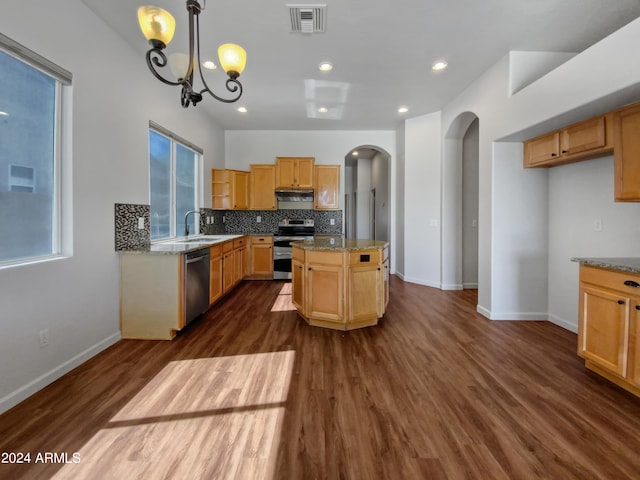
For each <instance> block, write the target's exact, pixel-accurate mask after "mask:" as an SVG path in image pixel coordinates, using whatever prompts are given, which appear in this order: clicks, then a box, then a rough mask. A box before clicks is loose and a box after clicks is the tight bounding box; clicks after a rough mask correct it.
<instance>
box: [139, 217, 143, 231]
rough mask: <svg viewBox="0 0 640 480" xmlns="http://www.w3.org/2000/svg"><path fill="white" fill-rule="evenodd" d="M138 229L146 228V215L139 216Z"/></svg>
mask: <svg viewBox="0 0 640 480" xmlns="http://www.w3.org/2000/svg"><path fill="white" fill-rule="evenodd" d="M138 230H144V217H138Z"/></svg>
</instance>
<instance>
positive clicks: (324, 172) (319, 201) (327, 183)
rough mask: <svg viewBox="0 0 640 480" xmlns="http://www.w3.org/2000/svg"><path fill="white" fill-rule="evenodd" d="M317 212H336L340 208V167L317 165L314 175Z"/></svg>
mask: <svg viewBox="0 0 640 480" xmlns="http://www.w3.org/2000/svg"><path fill="white" fill-rule="evenodd" d="M313 181H314V187H313V188H314V194H315V205H314V208H315V209H316V210H336V209H338V208H339V207H340V197H339V195H340V166H339V165H316V166H315V173H314V179H313Z"/></svg>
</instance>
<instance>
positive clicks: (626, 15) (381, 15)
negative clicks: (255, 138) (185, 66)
mask: <svg viewBox="0 0 640 480" xmlns="http://www.w3.org/2000/svg"><path fill="white" fill-rule="evenodd" d="M82 1H83V2H84V3H85V4H86V5H87V6H88V7H89V8H91V9H92V10H93V11H94V12H95V13H96V14H97V15H98V16H100V17H101V18H102V19H103V20H104V21H105V22H106V23H107V24H109V25H110V26H111V27H112V28H113V29H114V30H115V31H116V32H118V33H119V34H120V35H121V36H122V37H123V38H124V39H125V40H126V41H127V42H128V43H129V44H130V45H131V46H132V47H133V48H134V49H135V50H137V51H138V52H139V53H140V62H142V63H144V62H145V60H144V53H145V52H146V50H147V49H148V44H147V42H146V40H145V39H144V37H143V36H142V33H141V32H140V30H139V28H138V25H137V19H136V11H137V7H138V6H139V4H138V2H135V1H132V0H110V1H108V2H106V1H104V0H82ZM153 2H154V3H155V4H156V5H158V6H161V7H163V8H165V9H167V10H169V11H170V12H171V13H172V14H173V15H174V17H175V18H176V35H175V37H174V40H173V41H172V42H171V44H170V45H169V46H168V48H167V54H170V53H173V52H177V51H181V50H182V51H186V50H187V48H186V37H187V11H186V7H185V2H184V1H183V0H153ZM288 3H292V4H317V3H324V4H326V5H327V16H326V33H314V34H300V33H290V20H289V9H288V8H287V6H286V5H287V4H288ZM140 4H142V3H140ZM638 16H640V0H446V1H443V0H395V1H391V0H339V1H331V0H325V1H324V2H323V1H321V0H320V1H312V2H301V1H295V0H293V1H291V0H289V1H287V0H240V1H239V0H208V2H207V3H206V6H205V9H204V10H203V12H202V14H201V15H200V25H201V29H202V40H201V43H202V49H203V52H202V56H203V60H204V57H205V56H213V57H215V56H216V55H217V54H216V51H217V47H218V45H220V44H222V43H227V42H231V43H237V44H239V45H242V46H243V47H244V48H245V49H246V51H247V58H248V60H247V67H246V70H245V71H244V73H243V74H242V75H241V76H240V80H241V82H242V84H243V87H244V94H243V96H242V98H241V99H240V100H239V101H238V102H237V103H235V104H222V103H220V102H217V101H214V100H213V99H212V98H210V97H208V96H206V97H205V99H204V100H203V101H202V103H200V104H198V106H197V107H195V108H198V109H207V111H208V112H210V114H211V115H212V116H213V117H214V118H215V119H216V120H217V121H218V123H219V124H220V125H221V126H222V127H223V128H225V129H228V130H261V129H266V130H269V129H273V130H390V129H395V128H396V127H397V126H398V124H399V123H400V122H401V121H402V120H403V119H405V118H411V117H415V116H419V115H424V114H426V113H430V112H434V111H438V110H440V109H441V108H442V107H443V106H444V105H446V104H447V103H448V102H450V101H451V100H452V99H453V98H455V97H456V96H457V95H458V94H459V93H460V92H461V91H462V90H464V88H465V87H467V86H468V85H469V84H470V83H472V82H473V80H474V79H476V78H477V77H478V76H479V75H481V74H482V73H483V72H484V71H486V70H487V69H488V68H489V67H490V66H491V65H493V64H494V63H496V62H497V61H498V60H499V59H500V58H502V57H503V56H504V55H506V54H507V52H509V51H510V50H525V51H555V52H580V51H583V50H584V49H586V48H587V47H589V46H590V45H592V44H594V43H596V42H597V41H598V40H600V39H602V38H604V37H605V36H607V35H608V34H610V33H612V32H614V31H615V30H617V29H619V28H620V27H622V26H623V25H625V24H627V23H629V22H630V21H632V20H634V19H635V18H637V17H638ZM440 59H444V60H446V61H447V62H448V64H449V67H448V68H447V69H446V70H445V71H442V72H438V73H436V72H433V71H432V70H431V64H432V63H433V62H435V61H436V60H440ZM214 60H216V62H217V58H214ZM324 60H329V61H331V62H332V63H333V64H334V69H333V71H331V72H329V73H322V72H320V71H319V70H318V64H319V63H320V62H321V61H324ZM224 78H225V75H224V74H223V73H222V71H221V70H218V71H215V72H209V73H208V77H207V79H208V83H209V86H211V87H212V89H214V91H216V93H218V94H219V95H221V94H222V92H223V91H224ZM149 82H157V80H156V79H154V77H153V76H152V74H151V72H149ZM305 82H306V83H307V84H311V85H313V86H314V89H312V90H311V93H313V94H315V96H316V100H315V101H316V104H315V106H316V107H317V106H320V105H322V106H326V107H328V108H329V114H330V115H329V116H334V117H336V118H334V119H327V118H310V116H313V115H309V114H308V105H307V104H308V103H310V102H312V101H313V100H311V99H308V98H306V94H305ZM323 82H330V83H323ZM197 87H199V84H196V88H197ZM200 88H201V87H200ZM166 91H167V95H174V96H175V99H176V103H178V102H179V88H178V87H170V86H166ZM340 96H342V98H340ZM239 105H245V106H246V107H247V109H248V113H246V114H240V113H238V112H237V111H236V108H237V107H238V106H239ZM401 105H406V106H407V107H408V108H409V112H408V113H406V114H404V115H401V114H398V113H397V109H398V107H399V106H401ZM190 108H194V107H190ZM314 112H315V110H314ZM318 117H322V115H320V114H318ZM337 117H340V118H337Z"/></svg>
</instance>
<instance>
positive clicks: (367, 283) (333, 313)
mask: <svg viewBox="0 0 640 480" xmlns="http://www.w3.org/2000/svg"><path fill="white" fill-rule="evenodd" d="M291 246H292V248H293V261H292V275H291V276H292V301H293V304H294V306H295V307H296V309H297V310H298V313H299V314H300V316H302V318H304V320H305V321H306V322H307V323H309V324H310V325H314V326H318V327H325V328H332V329H336V330H353V329H355V328H361V327H368V326H372V325H377V323H378V319H379V318H381V317H382V316H383V315H384V312H385V309H386V307H387V303H388V301H389V243H388V242H383V241H376V240H361V239H358V240H355V239H344V238H339V237H329V238H315V239H313V240H304V241H299V242H292V243H291Z"/></svg>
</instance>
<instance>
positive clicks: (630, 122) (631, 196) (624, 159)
mask: <svg viewBox="0 0 640 480" xmlns="http://www.w3.org/2000/svg"><path fill="white" fill-rule="evenodd" d="M613 119H614V120H613V121H614V132H615V133H614V147H613V152H614V154H613V158H614V169H613V170H614V177H615V199H616V201H626V202H629V201H640V105H635V106H632V107H628V108H624V109H621V110H618V111H617V112H615V114H614V117H613Z"/></svg>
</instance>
